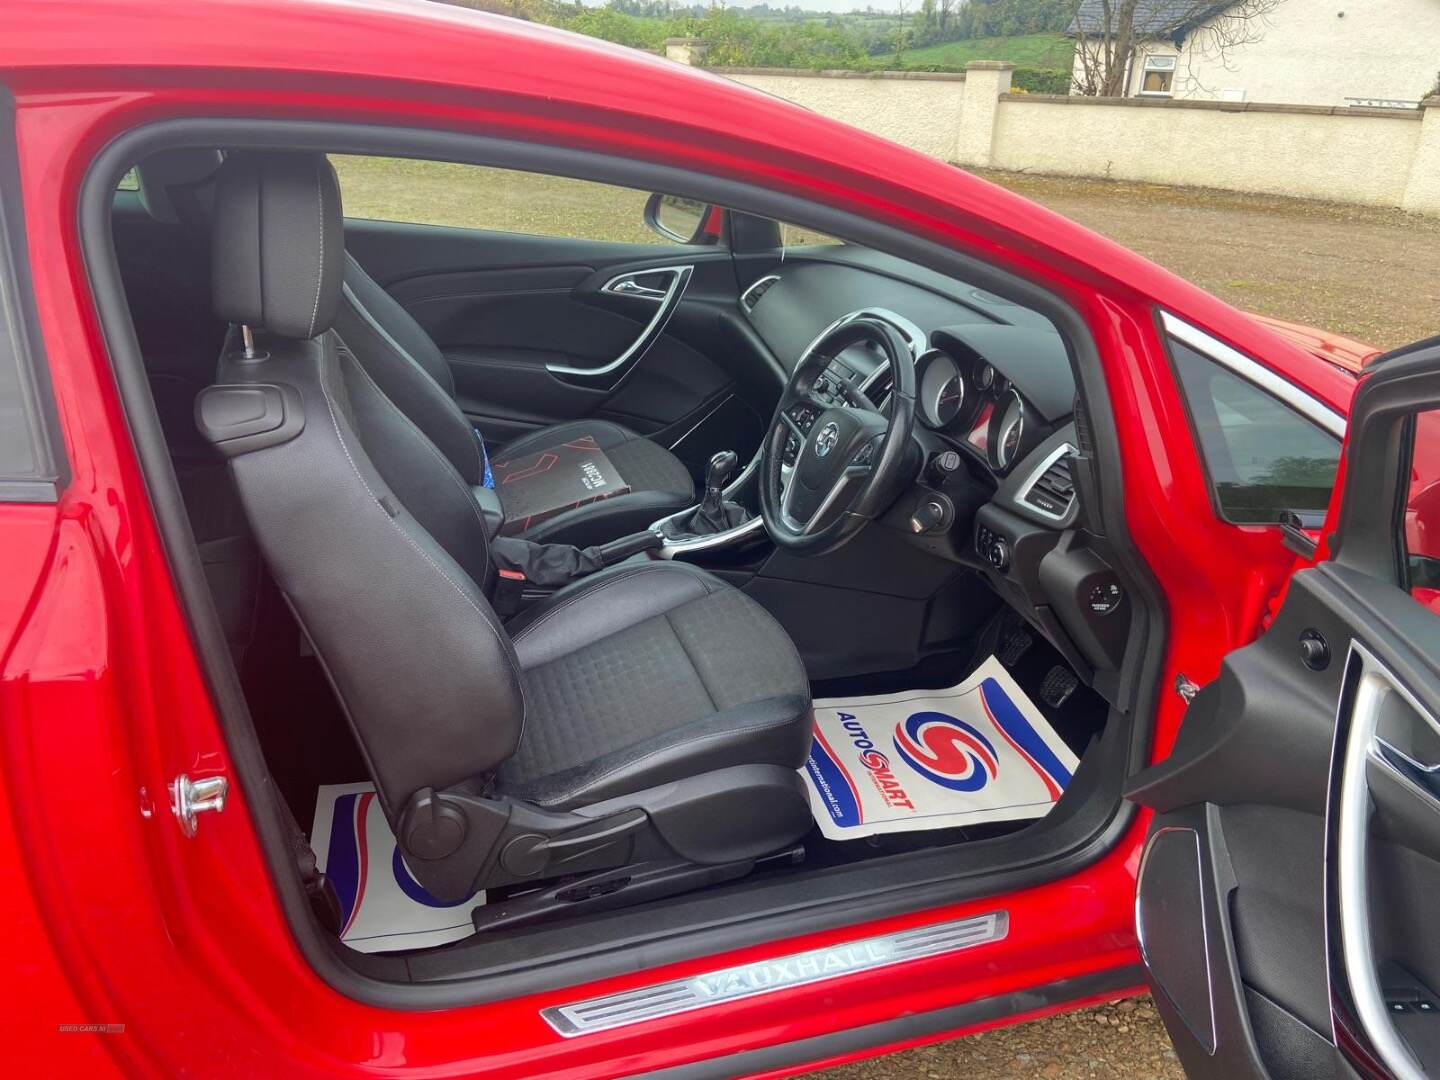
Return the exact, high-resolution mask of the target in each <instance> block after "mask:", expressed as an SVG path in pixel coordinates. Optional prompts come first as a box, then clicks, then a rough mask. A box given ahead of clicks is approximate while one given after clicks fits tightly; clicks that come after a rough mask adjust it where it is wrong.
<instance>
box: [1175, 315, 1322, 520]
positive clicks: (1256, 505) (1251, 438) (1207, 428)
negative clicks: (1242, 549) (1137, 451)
mask: <svg viewBox="0 0 1440 1080" xmlns="http://www.w3.org/2000/svg"><path fill="white" fill-rule="evenodd" d="M1170 350H1171V354H1172V355H1173V356H1174V358H1175V367H1176V370H1177V371H1178V372H1179V374H1180V384H1181V387H1182V388H1183V390H1184V392H1185V399H1186V403H1187V404H1188V405H1189V407H1190V415H1191V419H1192V420H1193V422H1194V425H1195V433H1196V436H1197V437H1198V439H1199V441H1200V452H1201V456H1202V457H1203V459H1204V461H1205V468H1206V471H1207V472H1208V473H1209V476H1210V484H1211V487H1212V488H1213V490H1214V493H1215V501H1216V504H1217V505H1218V506H1219V508H1220V513H1221V515H1222V516H1223V517H1224V518H1225V519H1226V520H1227V521H1231V522H1234V523H1235V524H1237V525H1243V524H1270V523H1273V522H1276V521H1278V520H1279V517H1280V512H1281V511H1282V510H1294V511H1297V512H1301V513H1306V512H1311V513H1313V512H1324V511H1325V510H1326V508H1327V507H1328V506H1329V505H1330V491H1331V489H1332V488H1333V487H1334V486H1335V470H1336V467H1337V466H1338V465H1339V462H1340V442H1339V440H1338V439H1335V438H1334V437H1333V436H1331V435H1330V434H1329V433H1328V432H1326V431H1324V430H1322V429H1321V428H1319V427H1317V426H1316V425H1315V424H1313V423H1312V422H1311V421H1309V420H1307V419H1306V418H1305V417H1303V416H1301V415H1300V414H1299V413H1297V412H1295V411H1294V410H1293V409H1291V408H1290V407H1289V406H1287V405H1285V404H1283V403H1282V402H1281V401H1280V400H1279V399H1277V398H1275V397H1272V396H1271V395H1270V394H1268V393H1266V392H1265V391H1264V390H1261V389H1260V388H1259V387H1258V386H1256V385H1255V384H1254V383H1250V382H1247V381H1246V380H1244V379H1242V378H1240V376H1238V375H1236V374H1235V373H1234V372H1232V371H1230V370H1229V369H1228V368H1225V367H1222V366H1220V365H1219V364H1217V363H1215V362H1214V361H1213V360H1210V359H1208V358H1206V357H1204V356H1202V355H1201V354H1200V353H1198V352H1196V351H1195V350H1194V349H1191V348H1189V347H1188V346H1186V345H1184V344H1182V343H1181V342H1179V341H1175V340H1173V339H1172V340H1171V342H1170Z"/></svg>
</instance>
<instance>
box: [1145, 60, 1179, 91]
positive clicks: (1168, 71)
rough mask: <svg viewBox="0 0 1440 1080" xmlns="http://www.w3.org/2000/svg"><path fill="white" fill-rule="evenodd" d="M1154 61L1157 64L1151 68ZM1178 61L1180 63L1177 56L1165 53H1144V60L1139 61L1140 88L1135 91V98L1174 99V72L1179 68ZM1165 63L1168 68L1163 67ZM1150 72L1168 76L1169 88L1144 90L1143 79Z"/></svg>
mask: <svg viewBox="0 0 1440 1080" xmlns="http://www.w3.org/2000/svg"><path fill="white" fill-rule="evenodd" d="M1155 61H1159V63H1157V64H1155V66H1154V67H1152V66H1151V64H1152V62H1155ZM1179 61H1180V58H1179V57H1178V56H1170V55H1168V54H1166V53H1146V54H1145V55H1144V59H1143V60H1142V61H1141V63H1140V86H1139V88H1138V89H1137V90H1136V91H1135V93H1136V94H1137V96H1139V97H1154V98H1168V97H1174V96H1175V72H1176V69H1178V68H1179V66H1180V63H1179ZM1166 63H1168V64H1169V66H1168V67H1166V66H1165V64H1166ZM1151 71H1154V72H1156V73H1158V74H1161V75H1168V76H1170V84H1169V87H1168V88H1167V89H1165V90H1146V89H1145V77H1146V76H1147V75H1149V74H1150V72H1151Z"/></svg>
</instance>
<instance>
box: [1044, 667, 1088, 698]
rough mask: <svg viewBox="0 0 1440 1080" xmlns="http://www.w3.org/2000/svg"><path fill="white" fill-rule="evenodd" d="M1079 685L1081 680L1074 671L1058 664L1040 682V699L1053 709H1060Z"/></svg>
mask: <svg viewBox="0 0 1440 1080" xmlns="http://www.w3.org/2000/svg"><path fill="white" fill-rule="evenodd" d="M1079 685H1080V680H1079V678H1077V677H1076V675H1075V673H1074V672H1073V671H1071V670H1070V669H1069V668H1065V667H1061V666H1060V665H1059V664H1056V665H1055V666H1054V667H1052V668H1051V669H1050V670H1049V672H1047V673H1046V675H1045V679H1044V681H1043V682H1041V683H1040V700H1041V701H1043V702H1044V703H1045V704H1046V705H1049V706H1050V707H1051V708H1052V709H1058V708H1060V706H1061V705H1064V704H1065V702H1067V701H1069V700H1070V695H1071V694H1073V693H1075V688H1076V687H1077V686H1079Z"/></svg>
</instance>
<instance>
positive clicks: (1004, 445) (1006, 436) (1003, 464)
mask: <svg viewBox="0 0 1440 1080" xmlns="http://www.w3.org/2000/svg"><path fill="white" fill-rule="evenodd" d="M990 423H991V425H992V426H991V429H990V438H989V441H988V446H987V453H988V455H989V458H990V466H991V468H993V469H994V470H995V471H996V472H1004V471H1005V470H1006V469H1008V468H1010V466H1011V465H1014V464H1015V459H1016V458H1017V457H1018V456H1019V453H1020V444H1021V442H1022V441H1023V440H1024V438H1025V403H1024V402H1023V401H1021V400H1020V395H1019V394H1017V393H1016V392H1015V391H1014V390H1013V389H1012V390H1011V391H1010V392H1009V393H1008V394H1006V396H1005V397H1004V399H1002V400H1001V402H1000V405H999V406H998V407H997V409H996V413H995V416H994V417H993V418H992V419H991V421H990Z"/></svg>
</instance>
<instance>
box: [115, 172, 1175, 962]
mask: <svg viewBox="0 0 1440 1080" xmlns="http://www.w3.org/2000/svg"><path fill="white" fill-rule="evenodd" d="M359 160H360V159H359V158H357V157H354V156H345V155H338V154H337V155H330V156H327V154H326V153H325V152H323V151H322V150H321V149H313V150H300V149H285V150H276V149H257V148H253V147H250V146H248V145H242V146H231V145H225V146H218V147H214V148H205V149H196V148H193V147H188V148H183V149H170V150H162V151H158V152H155V153H152V154H150V155H149V156H146V157H144V158H143V159H141V160H140V161H139V162H138V163H137V164H136V165H135V167H134V168H133V169H132V171H131V172H130V173H129V174H127V181H126V182H124V183H122V184H121V185H120V189H119V190H117V191H116V193H115V197H114V205H113V209H112V217H111V224H112V231H113V244H114V255H115V259H116V264H117V265H118V269H119V272H120V280H121V283H122V284H123V289H124V296H125V301H126V303H127V305H128V308H129V313H130V317H131V321H132V322H133V327H134V333H135V338H136V341H137V342H138V345H139V350H140V354H141V356H142V357H143V361H144V365H145V372H146V376H147V378H148V385H149V388H150V394H151V397H152V398H153V405H154V410H155V414H156V416H157V417H158V419H159V422H160V425H161V427H162V428H163V431H164V434H165V440H166V443H167V446H168V449H169V457H170V461H171V464H172V466H173V474H174V480H175V483H176V484H177V485H178V489H179V492H180V495H181V497H182V498H183V501H184V505H185V510H186V514H187V516H188V518H189V522H190V526H191V531H192V533H193V541H194V544H195V546H196V549H197V550H198V552H199V556H200V559H201V561H202V562H203V565H204V568H205V579H206V582H207V584H208V586H209V590H210V595H211V600H212V601H213V605H214V610H215V614H216V616H218V619H219V623H220V625H221V626H222V627H223V628H224V632H225V642H226V644H227V645H228V651H229V657H228V659H229V661H230V662H232V663H233V664H234V665H235V669H236V671H237V672H238V675H239V679H240V685H241V686H242V688H243V690H244V696H245V702H246V705H247V707H248V711H249V714H250V721H251V723H252V724H253V731H254V735H255V738H256V739H258V743H259V747H260V750H261V751H262V752H263V756H264V762H265V767H266V769H267V770H268V773H269V776H270V778H271V779H272V781H273V784H274V786H275V788H276V790H278V792H279V793H280V795H281V796H282V798H283V803H284V809H285V811H286V812H287V815H288V817H289V819H290V821H291V830H292V832H293V834H294V842H293V845H292V848H293V852H292V857H291V859H290V862H291V863H292V865H293V867H294V871H295V873H296V874H297V875H298V876H299V877H300V879H301V880H302V881H303V884H304V887H305V889H306V892H307V894H308V895H309V897H310V899H311V902H312V906H313V912H312V916H313V920H314V924H315V925H316V926H318V927H320V928H321V929H322V932H323V933H325V934H328V935H329V937H330V938H331V939H332V942H333V944H334V948H335V952H336V955H338V956H341V957H342V958H343V959H344V961H345V962H346V963H348V964H350V965H352V966H354V967H356V968H357V969H358V970H361V971H363V972H364V973H365V974H367V975H369V976H370V977H373V978H378V979H385V980H390V981H393V982H399V983H424V982H434V981H444V980H454V979H456V978H458V977H460V976H463V975H477V974H485V973H492V974H493V973H499V972H504V971H507V970H513V969H514V968H516V967H517V966H519V965H523V964H524V963H526V962H527V961H531V960H533V958H534V957H535V956H537V955H547V954H550V953H554V954H560V953H565V954H567V955H578V954H581V953H584V952H585V951H586V950H591V949H598V948H602V947H616V946H620V945H626V944H629V945H634V944H636V943H638V942H642V941H647V940H651V938H652V937H653V936H654V935H656V934H660V933H664V934H666V935H668V936H669V937H671V938H675V937H677V936H680V935H684V934H687V933H694V934H699V933H700V932H701V931H704V930H706V929H714V928H715V927H716V926H719V925H720V924H722V923H724V922H727V921H731V920H734V919H737V918H739V917H740V916H741V914H742V913H743V914H744V916H745V917H747V918H748V917H758V916H760V915H766V916H769V917H772V918H774V919H776V920H780V919H781V918H782V916H783V917H791V918H800V917H802V913H803V912H805V911H813V910H814V909H815V907H816V905H820V904H828V905H830V908H829V909H828V910H830V911H832V913H833V918H834V919H835V920H836V921H837V922H838V921H856V920H858V919H860V918H863V917H869V916H870V915H871V914H872V913H879V912H882V911H886V910H891V911H894V910H905V909H919V908H920V907H923V906H926V905H933V904H934V903H936V902H938V901H939V900H940V899H942V898H951V899H955V898H960V897H962V896H964V895H966V894H967V890H970V891H971V892H972V893H973V892H974V890H977V889H982V888H994V887H995V886H996V885H997V883H1000V884H1003V881H1004V880H1007V879H1004V878H1003V875H1005V874H1019V873H1021V872H1026V873H1029V872H1032V871H1035V870H1036V869H1037V868H1045V867H1048V868H1049V872H1050V873H1059V872H1060V870H1061V867H1062V866H1066V865H1073V863H1066V862H1065V860H1066V859H1067V858H1068V859H1074V858H1080V857H1093V851H1094V848H1093V847H1091V848H1089V849H1086V848H1085V845H1086V844H1091V843H1093V842H1094V841H1096V838H1097V837H1101V836H1102V835H1105V834H1106V832H1105V831H1106V829H1107V828H1109V827H1110V826H1111V825H1112V824H1113V823H1114V821H1115V820H1116V818H1117V815H1118V814H1120V813H1121V810H1120V807H1121V805H1122V803H1121V800H1120V790H1121V787H1122V785H1123V781H1124V777H1125V775H1126V774H1127V772H1128V771H1129V769H1130V766H1131V762H1132V760H1133V759H1134V756H1135V748H1136V746H1137V745H1138V744H1137V741H1136V740H1137V728H1143V727H1144V725H1143V724H1137V723H1136V719H1135V702H1136V700H1138V698H1137V691H1136V685H1137V683H1138V681H1139V680H1140V678H1141V673H1140V670H1139V669H1140V656H1141V653H1142V652H1143V649H1142V648H1141V643H1140V641H1139V639H1140V638H1141V637H1142V636H1143V632H1144V630H1145V627H1146V624H1145V621H1144V619H1143V618H1140V617H1138V616H1137V612H1138V611H1139V610H1140V606H1141V605H1140V604H1139V603H1138V602H1137V601H1136V599H1135V593H1136V590H1137V588H1139V587H1140V586H1139V585H1137V582H1136V580H1135V578H1134V575H1133V573H1132V572H1131V571H1130V570H1128V569H1127V566H1128V565H1129V564H1128V563H1127V562H1126V560H1125V558H1124V557H1123V556H1122V554H1121V553H1120V552H1119V549H1118V547H1117V544H1118V543H1119V541H1118V540H1117V538H1116V537H1115V536H1114V535H1113V533H1112V534H1109V535H1108V536H1107V531H1106V530H1105V529H1104V528H1102V527H1101V526H1100V525H1099V517H1098V514H1099V506H1098V498H1097V496H1096V495H1095V494H1094V492H1095V479H1094V475H1095V474H1094V469H1095V465H1094V461H1095V457H1094V444H1095V439H1096V435H1095V434H1094V430H1093V427H1092V425H1091V423H1090V421H1089V420H1088V419H1087V411H1086V402H1085V395H1084V394H1082V393H1081V392H1080V389H1079V387H1078V385H1077V377H1076V374H1075V365H1074V355H1075V349H1076V342H1075V341H1074V340H1072V339H1071V338H1070V337H1067V335H1066V333H1062V331H1061V329H1060V328H1059V326H1057V324H1056V323H1055V322H1054V321H1052V319H1051V318H1050V317H1048V316H1047V315H1046V314H1044V313H1042V312H1041V311H1039V310H1036V309H1033V308H1032V307H1029V306H1027V305H1025V304H1023V303H1020V302H1017V300H1015V299H1011V298H1008V297H1007V296H1005V295H1001V293H1000V292H998V291H992V288H990V287H988V286H982V285H981V284H979V283H976V282H971V281H967V280H960V279H959V278H956V277H954V276H951V275H949V274H942V273H940V272H937V271H935V270H932V269H930V268H928V267H926V266H924V265H921V264H920V263H918V262H914V261H910V260H908V259H906V258H902V257H900V256H897V255H892V254H887V253H885V252H882V251H880V250H877V249H876V248H874V247H870V246H866V245H863V244H859V243H853V242H842V241H840V240H836V239H835V238H833V237H830V236H817V235H816V234H814V233H813V232H807V233H803V234H799V235H800V236H801V238H802V239H801V242H798V243H796V242H793V240H794V238H795V236H796V235H797V234H796V232H795V230H794V229H793V228H792V227H791V226H789V225H782V224H781V223H779V222H777V221H775V220H773V219H772V218H770V217H767V216H764V215H762V214H759V213H752V212H747V211H743V210H739V209H733V208H728V207H718V206H712V205H710V204H708V203H705V202H704V201H702V200H697V199H695V198H691V197H688V196H682V195H670V194H668V193H667V194H655V195H650V194H649V193H647V192H634V191H629V192H626V193H625V194H626V195H627V196H630V197H633V198H629V199H628V201H626V202H625V203H624V205H626V206H628V207H633V208H634V209H635V210H636V211H638V212H637V213H635V215H634V217H635V220H631V219H629V218H627V219H626V220H625V221H623V222H618V221H617V222H616V232H617V233H621V232H622V231H623V235H626V236H629V237H630V239H594V238H588V237H585V236H573V235H550V234H547V233H545V232H543V231H527V230H526V229H525V228H524V227H523V222H517V223H516V225H515V227H514V229H513V230H508V229H505V228H490V227H483V228H482V227H473V226H463V227H462V226H456V225H447V224H434V223H423V224H419V223H411V222H407V221H403V220H384V219H382V218H381V217H379V216H365V215H358V216H347V213H346V209H347V208H348V206H349V205H350V201H351V199H352V197H354V198H357V199H360V198H361V195H360V194H357V191H358V190H359V189H358V186H357V187H354V188H352V186H351V182H350V179H349V178H350V177H351V176H360V175H361V171H360V169H359V168H358V166H356V164H355V163H356V162H358V161H359ZM396 162H397V165H398V166H404V165H406V164H407V162H406V161H404V160H401V159H400V158H397V159H396ZM424 164H433V163H428V162H427V163H424ZM447 167H450V168H454V169H473V170H475V175H476V176H477V177H478V178H480V180H481V181H483V180H484V179H485V178H487V177H499V176H501V175H502V170H500V169H487V168H482V167H480V166H478V165H472V164H461V163H455V164H453V165H448V164H447ZM516 175H518V174H516ZM575 182H576V183H579V182H580V180H579V179H577V180H576V181H575ZM602 186H603V185H600V184H598V183H597V184H596V185H595V187H596V189H597V190H598V189H600V188H601V187H602ZM617 190H618V189H617ZM361 194H363V193H361ZM362 201H363V199H362ZM357 205H358V204H357ZM642 205H643V209H641V207H642ZM802 224H803V223H802ZM622 226H623V230H622ZM636 231H639V232H641V233H643V234H644V238H636V237H635V232H636ZM582 459H583V460H584V461H585V462H591V463H592V464H590V465H585V466H584V467H582V468H578V469H575V470H571V469H568V468H566V464H567V462H570V461H571V460H575V461H580V460H582ZM597 462H598V464H593V463H597ZM572 473H573V474H574V475H575V476H577V477H578V478H579V479H578V480H576V481H574V482H573V483H572V481H571V479H570V478H571V476H572ZM562 474H563V476H562ZM562 479H563V480H564V482H563V483H562V482H561V481H562ZM577 484H578V486H576V485H577ZM1149 629H1150V631H1151V632H1153V630H1154V627H1153V625H1152V626H1150V627H1149ZM991 658H993V659H994V660H995V661H998V663H999V664H1000V665H1001V666H1002V667H1003V668H1004V669H1005V671H1007V672H1008V674H1009V677H1010V678H1011V679H1013V681H1014V683H1015V684H1016V685H1017V686H1018V687H1019V688H1020V689H1021V691H1023V693H1024V695H1025V696H1026V697H1027V698H1028V699H1029V701H1030V703H1031V704H1032V705H1033V707H1034V708H1035V709H1036V710H1037V711H1038V713H1039V714H1040V715H1041V716H1043V718H1044V720H1045V722H1046V723H1047V724H1048V725H1049V727H1050V728H1051V730H1052V731H1053V732H1054V733H1055V735H1056V736H1058V738H1059V739H1060V740H1061V741H1063V744H1064V747H1066V748H1068V750H1069V752H1070V753H1071V754H1073V756H1074V758H1075V759H1078V766H1077V767H1076V768H1075V769H1074V770H1073V777H1071V778H1070V780H1069V782H1068V783H1067V784H1065V785H1064V789H1063V791H1058V792H1057V798H1056V799H1055V801H1054V802H1053V805H1048V806H1047V807H1046V810H1045V812H1044V813H1042V814H1040V815H1039V816H1034V815H1033V814H1032V815H1029V816H1025V817H1017V818H1015V819H1013V820H990V821H983V822H979V823H976V824H973V825H965V824H959V825H957V824H953V823H947V825H946V826H945V827H941V828H933V829H919V830H915V831H900V832H892V833H886V834H881V835H871V836H866V837H863V838H856V839H848V840H837V839H833V838H831V837H830V836H827V835H825V834H824V833H823V831H822V830H821V829H820V828H819V827H818V824H817V821H816V818H815V811H814V809H813V805H812V803H813V799H812V798H811V796H810V795H808V794H807V788H806V784H807V779H806V770H807V760H808V759H809V758H810V756H811V754H812V735H813V716H814V708H815V706H814V702H816V701H823V700H829V699H852V698H855V699H859V698H868V697H870V696H876V695H893V694H901V693H904V692H911V691H915V692H925V691H932V690H939V689H943V688H947V687H953V686H955V685H957V684H960V683H961V682H963V681H964V680H965V679H966V678H967V677H969V676H971V675H972V673H974V672H976V671H977V669H979V668H980V666H981V665H982V664H983V663H985V662H987V661H988V660H990V659H991ZM897 747H898V744H897ZM357 784H362V785H363V784H368V785H370V786H371V787H372V788H373V792H374V799H375V801H376V803H377V805H378V807H379V809H380V811H382V812H383V816H384V820H385V822H386V823H387V824H388V827H389V829H390V830H391V831H392V832H393V835H394V837H395V839H396V842H397V845H398V846H397V854H396V867H397V873H399V869H400V862H401V861H402V860H403V863H404V869H405V870H407V871H408V879H413V883H415V884H416V885H418V887H419V888H420V889H421V890H423V892H424V893H425V894H426V895H428V897H429V898H431V899H430V900H429V901H427V902H429V903H433V904H435V905H437V906H445V905H454V904H460V903H462V902H464V901H465V900H466V899H467V898H469V897H472V896H473V895H475V894H477V893H478V892H479V891H481V890H483V892H484V895H485V902H484V903H483V905H481V906H477V907H474V908H473V911H471V912H470V916H469V922H470V925H469V926H468V927H467V929H466V932H465V933H464V934H463V935H462V936H460V937H459V938H458V939H455V940H452V941H449V942H446V943H445V944H441V945H428V946H425V947H421V948H408V949H407V948H404V947H403V946H397V945H394V944H392V945H391V946H389V947H387V948H385V949H383V950H381V951H378V952H376V951H372V952H370V953H369V954H367V955H362V954H361V953H360V952H358V951H356V950H355V949H352V948H347V947H346V946H345V945H343V944H341V939H342V936H343V931H344V929H345V927H344V923H343V920H344V910H343V909H344V908H345V907H346V904H345V903H344V900H345V898H344V897H342V896H340V895H338V894H337V888H336V884H335V881H334V880H333V879H334V878H335V876H336V873H335V867H334V865H333V864H332V865H331V866H330V868H329V872H322V870H321V868H320V867H322V866H324V865H325V858H326V854H327V853H326V851H325V850H321V848H322V845H321V844H320V843H319V842H318V841H317V838H316V837H315V836H314V835H313V833H312V828H311V822H312V820H313V819H314V818H315V815H316V806H317V793H318V792H320V791H322V790H323V789H325V788H326V787H327V786H328V785H357ZM362 829H363V824H362ZM362 847H363V845H362ZM1082 849H1085V850H1089V851H1091V852H1092V856H1077V855H1076V852H1079V851H1081V850H1082ZM317 862H318V864H319V865H318V866H317ZM1013 880H1016V881H1018V880H1021V879H1020V878H1014V879H1013ZM882 900H883V902H882ZM784 925H785V924H783V923H782V922H780V921H776V922H772V923H771V924H770V926H771V930H770V932H771V933H778V932H780V930H781V929H783V926H784ZM789 925H791V927H792V929H793V927H794V926H797V925H802V924H799V923H792V924H789ZM804 925H816V924H815V923H813V922H812V923H809V924H804ZM697 940H698V939H697Z"/></svg>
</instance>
